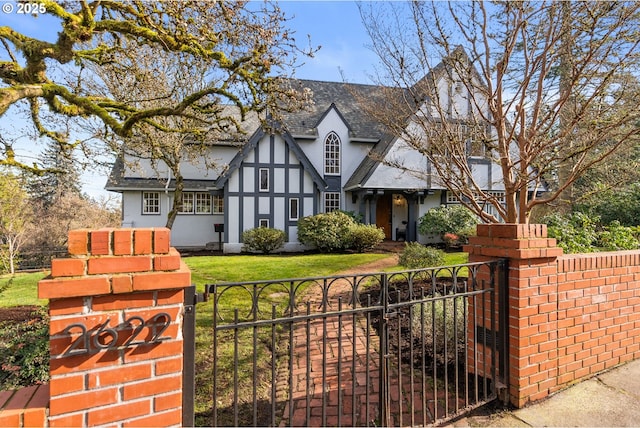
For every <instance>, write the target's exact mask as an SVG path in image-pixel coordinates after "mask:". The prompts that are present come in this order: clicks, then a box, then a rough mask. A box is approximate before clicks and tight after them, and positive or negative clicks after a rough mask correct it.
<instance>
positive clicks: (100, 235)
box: [90, 229, 111, 256]
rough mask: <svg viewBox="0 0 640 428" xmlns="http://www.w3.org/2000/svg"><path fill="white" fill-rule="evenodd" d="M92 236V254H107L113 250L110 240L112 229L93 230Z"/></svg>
mask: <svg viewBox="0 0 640 428" xmlns="http://www.w3.org/2000/svg"><path fill="white" fill-rule="evenodd" d="M90 236H91V242H90V246H91V250H90V253H91V255H96V256H106V255H108V254H109V252H110V250H111V246H110V242H109V240H110V239H111V231H110V230H108V229H100V230H92V231H91V232H90Z"/></svg>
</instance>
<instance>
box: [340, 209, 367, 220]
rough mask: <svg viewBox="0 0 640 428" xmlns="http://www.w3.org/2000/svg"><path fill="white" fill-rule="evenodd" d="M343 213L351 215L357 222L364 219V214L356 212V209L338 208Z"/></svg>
mask: <svg viewBox="0 0 640 428" xmlns="http://www.w3.org/2000/svg"><path fill="white" fill-rule="evenodd" d="M337 211H339V212H341V213H343V214H346V215H348V216H349V217H351V219H352V220H353V221H355V222H356V223H362V221H363V217H362V214H360V213H358V212H355V211H345V210H337Z"/></svg>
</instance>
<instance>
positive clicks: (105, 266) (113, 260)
mask: <svg viewBox="0 0 640 428" xmlns="http://www.w3.org/2000/svg"><path fill="white" fill-rule="evenodd" d="M150 270H151V257H150V256H119V257H98V258H91V259H89V262H88V272H89V275H98V274H106V273H132V272H147V271H150Z"/></svg>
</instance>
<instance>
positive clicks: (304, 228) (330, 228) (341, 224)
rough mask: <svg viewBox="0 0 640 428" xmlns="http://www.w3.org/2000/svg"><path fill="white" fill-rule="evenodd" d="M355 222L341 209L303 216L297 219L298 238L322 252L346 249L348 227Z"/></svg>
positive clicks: (347, 245) (348, 238)
mask: <svg viewBox="0 0 640 428" xmlns="http://www.w3.org/2000/svg"><path fill="white" fill-rule="evenodd" d="M355 224H356V222H355V221H354V220H353V219H352V218H351V217H350V216H349V215H347V214H345V213H343V212H341V211H333V212H330V213H328V214H316V215H314V216H309V217H303V218H301V219H300V220H299V221H298V240H299V241H300V242H301V243H303V244H305V245H310V246H313V247H316V248H317V249H318V250H319V251H320V252H323V253H330V252H333V251H342V250H346V249H347V248H350V247H351V238H350V233H349V229H350V228H351V227H352V226H354V225H355Z"/></svg>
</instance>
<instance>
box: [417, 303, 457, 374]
mask: <svg viewBox="0 0 640 428" xmlns="http://www.w3.org/2000/svg"><path fill="white" fill-rule="evenodd" d="M441 297H442V296H441V295H440V294H438V293H436V295H435V296H434V298H439V299H438V300H433V301H431V302H425V303H423V304H422V305H421V306H420V309H418V310H415V311H413V313H412V314H411V327H412V332H413V335H414V336H418V337H420V336H421V335H422V338H423V340H424V342H425V343H426V344H427V346H426V347H425V351H426V352H428V353H429V354H430V356H431V358H433V359H435V360H437V361H438V362H439V363H441V364H448V363H451V362H454V361H456V353H457V352H460V351H462V352H464V347H465V344H466V340H467V336H466V334H465V324H466V319H465V306H466V302H465V298H464V297H453V296H448V297H447V298H445V299H442V298H441ZM434 315H435V316H434ZM445 337H446V341H445ZM456 339H457V342H456ZM434 343H435V353H433V345H432V344H434ZM445 344H446V349H447V353H446V357H445V352H444V351H445Z"/></svg>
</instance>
